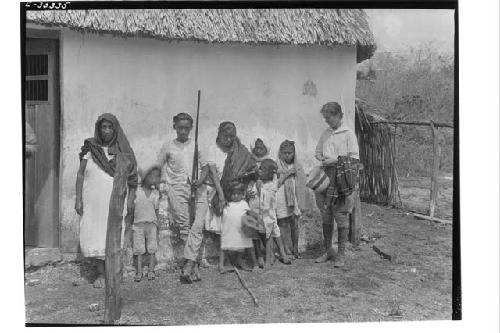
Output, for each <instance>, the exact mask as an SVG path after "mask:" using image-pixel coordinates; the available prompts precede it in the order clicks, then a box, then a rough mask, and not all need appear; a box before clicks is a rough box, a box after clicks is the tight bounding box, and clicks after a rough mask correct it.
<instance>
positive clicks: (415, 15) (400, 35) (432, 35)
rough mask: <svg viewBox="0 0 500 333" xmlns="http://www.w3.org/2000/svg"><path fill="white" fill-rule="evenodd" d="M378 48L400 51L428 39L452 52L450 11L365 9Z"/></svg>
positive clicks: (452, 13) (452, 19)
mask: <svg viewBox="0 0 500 333" xmlns="http://www.w3.org/2000/svg"><path fill="white" fill-rule="evenodd" d="M365 11H366V13H367V14H368V20H369V24H370V28H371V29H372V31H373V35H374V36H375V40H376V42H377V47H378V50H381V51H396V52H398V51H404V50H405V49H407V48H408V47H418V46H419V45H421V44H425V43H432V45H433V46H435V47H436V48H437V49H438V50H439V51H441V52H443V53H453V47H454V42H453V39H454V29H455V28H454V22H455V20H454V11H453V10H445V9H365Z"/></svg>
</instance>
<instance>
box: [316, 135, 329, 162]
mask: <svg viewBox="0 0 500 333" xmlns="http://www.w3.org/2000/svg"><path fill="white" fill-rule="evenodd" d="M326 134H327V131H324V132H323V133H321V136H320V138H319V141H318V144H317V145H316V150H315V152H314V157H315V158H316V159H317V160H318V161H320V162H321V161H323V160H324V159H325V157H324V156H323V144H324V143H325V136H326Z"/></svg>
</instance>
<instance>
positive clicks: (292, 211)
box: [276, 161, 301, 219]
mask: <svg viewBox="0 0 500 333" xmlns="http://www.w3.org/2000/svg"><path fill="white" fill-rule="evenodd" d="M278 162H279V161H278ZM293 167H294V165H293V164H285V168H286V169H291V168H293ZM290 178H291V179H292V184H293V193H294V196H293V200H294V204H293V207H291V206H288V205H287V202H286V196H285V184H284V183H283V184H282V185H281V186H280V187H279V188H278V192H277V194H276V202H277V205H276V214H277V216H278V218H279V219H283V218H286V217H289V216H292V215H295V216H300V214H301V212H300V209H299V202H298V199H297V195H296V193H297V192H296V191H295V185H296V181H295V177H290Z"/></svg>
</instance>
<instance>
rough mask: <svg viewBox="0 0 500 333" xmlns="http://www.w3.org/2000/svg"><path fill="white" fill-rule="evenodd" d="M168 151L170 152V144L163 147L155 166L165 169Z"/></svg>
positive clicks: (166, 143)
mask: <svg viewBox="0 0 500 333" xmlns="http://www.w3.org/2000/svg"><path fill="white" fill-rule="evenodd" d="M168 150H169V145H168V142H165V143H164V144H163V146H161V149H160V152H159V153H158V156H157V157H156V162H155V165H157V166H159V167H161V168H163V166H164V165H165V163H166V162H167V159H168Z"/></svg>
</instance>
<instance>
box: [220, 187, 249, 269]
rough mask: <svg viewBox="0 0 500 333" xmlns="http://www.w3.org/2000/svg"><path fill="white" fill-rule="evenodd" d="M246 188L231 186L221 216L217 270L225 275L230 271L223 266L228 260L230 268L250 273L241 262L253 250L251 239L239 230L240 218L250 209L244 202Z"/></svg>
mask: <svg viewBox="0 0 500 333" xmlns="http://www.w3.org/2000/svg"><path fill="white" fill-rule="evenodd" d="M245 194H246V188H245V186H244V185H243V184H241V183H233V184H231V189H230V191H229V203H228V205H227V206H226V207H225V208H224V212H223V214H222V228H221V229H222V232H221V254H220V257H219V270H220V272H221V273H226V272H228V271H230V270H231V268H228V267H226V266H225V259H226V258H228V259H229V261H230V262H231V265H232V266H236V267H238V268H241V269H243V270H247V271H251V270H252V268H251V267H248V266H246V265H245V264H244V262H243V253H244V252H250V251H251V250H253V243H252V238H250V237H248V236H247V235H245V233H243V231H242V228H241V222H242V216H244V215H245V214H246V213H247V212H248V211H249V210H250V207H249V206H248V203H247V202H246V201H245Z"/></svg>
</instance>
